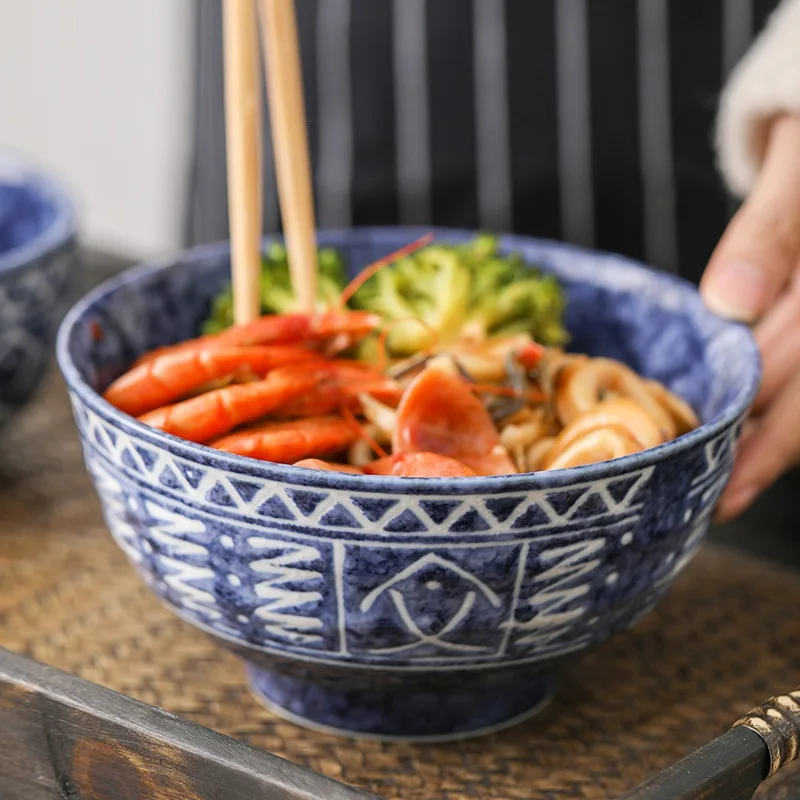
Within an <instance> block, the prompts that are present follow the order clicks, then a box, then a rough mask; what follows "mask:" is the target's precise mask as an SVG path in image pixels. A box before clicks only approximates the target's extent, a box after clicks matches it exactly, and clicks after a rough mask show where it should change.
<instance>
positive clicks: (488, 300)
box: [352, 235, 567, 358]
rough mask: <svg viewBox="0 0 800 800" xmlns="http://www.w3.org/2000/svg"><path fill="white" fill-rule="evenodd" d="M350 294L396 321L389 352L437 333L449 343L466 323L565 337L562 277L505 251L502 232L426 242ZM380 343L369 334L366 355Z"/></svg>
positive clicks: (417, 345)
mask: <svg viewBox="0 0 800 800" xmlns="http://www.w3.org/2000/svg"><path fill="white" fill-rule="evenodd" d="M352 302H353V305H355V306H356V307H358V308H362V309H365V310H369V311H374V312H376V313H378V314H380V315H381V316H382V317H383V318H384V319H385V320H387V321H388V322H390V323H391V327H390V329H389V333H388V335H387V349H388V351H389V354H390V355H392V356H408V355H413V354H414V353H416V352H419V351H422V350H424V349H426V348H428V347H429V346H430V345H431V344H432V342H433V337H434V334H435V337H436V341H437V342H438V344H440V345H443V346H447V345H448V344H452V343H453V342H454V341H456V340H457V339H458V338H459V336H461V335H462V334H463V333H464V331H465V330H469V331H470V333H471V334H472V335H477V336H480V337H485V338H490V337H493V336H504V335H510V334H515V333H528V334H530V335H531V336H532V337H533V338H534V339H535V340H536V341H538V342H540V343H541V344H548V345H561V344H564V343H565V342H566V341H567V334H566V331H565V330H564V327H563V324H562V316H563V311H564V297H563V294H562V291H561V287H560V286H559V284H558V282H557V281H556V280H555V278H553V277H552V276H545V275H542V274H541V273H540V272H539V271H537V270H535V269H532V268H530V267H528V266H526V264H525V263H524V261H523V260H522V258H521V257H520V256H519V255H518V254H511V255H502V254H500V253H499V252H498V248H497V239H496V238H495V237H493V236H489V235H481V236H478V237H477V238H476V239H474V240H473V241H471V242H469V243H467V244H460V245H446V244H435V245H431V246H429V247H426V248H425V249H423V250H420V251H418V252H417V253H415V254H413V255H411V256H408V257H406V258H404V259H402V260H400V261H398V262H396V263H395V264H393V265H392V266H390V267H387V268H386V269H384V270H382V271H380V272H378V273H377V274H376V275H374V276H373V277H372V278H370V279H369V280H368V281H366V282H365V283H364V285H363V286H362V287H361V288H360V289H359V290H358V292H356V294H355V295H354V296H353V301H352ZM375 350H376V348H375V344H374V342H371V341H369V340H368V341H366V342H365V343H364V344H363V346H362V349H361V353H362V357H365V358H366V357H369V354H370V353H374V352H375Z"/></svg>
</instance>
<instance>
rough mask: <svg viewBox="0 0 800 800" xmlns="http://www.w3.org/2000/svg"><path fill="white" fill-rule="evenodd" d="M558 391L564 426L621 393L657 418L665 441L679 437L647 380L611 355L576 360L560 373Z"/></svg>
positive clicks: (557, 401) (557, 383)
mask: <svg viewBox="0 0 800 800" xmlns="http://www.w3.org/2000/svg"><path fill="white" fill-rule="evenodd" d="M555 390H556V392H555V407H556V413H557V414H558V417H559V419H560V420H561V423H562V425H565V426H566V425H569V424H570V423H571V422H572V421H573V420H575V419H576V418H577V417H579V416H580V415H581V414H585V413H586V412H587V411H591V410H592V409H593V408H594V407H595V406H597V404H598V403H600V402H601V401H602V400H604V399H606V398H608V397H612V396H620V395H621V396H622V397H628V398H630V399H631V400H634V401H635V402H636V403H638V404H639V405H640V406H641V407H642V408H643V409H644V410H645V411H646V412H647V413H648V414H649V415H650V416H651V417H652V418H653V420H655V422H656V424H657V425H658V427H659V429H660V431H661V435H662V440H669V439H673V438H674V437H675V431H676V425H675V422H674V421H673V420H672V417H671V416H670V414H668V413H667V412H666V411H665V410H664V408H663V407H662V405H661V404H660V403H659V402H657V401H656V400H655V399H654V398H653V395H652V394H651V392H650V391H649V390H648V389H647V387H646V386H645V384H644V381H643V380H642V379H641V378H640V377H639V376H638V375H637V374H636V373H635V372H634V371H633V370H632V369H631V368H630V367H627V366H626V365H625V364H622V363H620V362H619V361H614V360H613V359H610V358H592V359H588V360H586V361H573V362H572V363H570V364H567V365H566V366H565V367H564V368H563V369H562V370H561V371H560V372H559V374H558V377H557V378H556V381H555Z"/></svg>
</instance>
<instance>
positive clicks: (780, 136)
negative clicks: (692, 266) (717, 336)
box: [700, 115, 800, 323]
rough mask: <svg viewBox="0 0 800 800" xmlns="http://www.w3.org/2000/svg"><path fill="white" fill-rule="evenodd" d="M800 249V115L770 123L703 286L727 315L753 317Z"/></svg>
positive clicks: (714, 304)
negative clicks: (755, 170) (753, 173)
mask: <svg viewBox="0 0 800 800" xmlns="http://www.w3.org/2000/svg"><path fill="white" fill-rule="evenodd" d="M798 254H800V115H786V116H782V117H779V118H778V119H776V120H775V122H773V123H772V126H771V129H770V131H769V139H768V141H767V147H766V151H765V154H764V160H763V163H762V165H761V169H760V172H759V176H758V179H757V181H756V184H755V186H754V187H753V190H752V192H751V193H750V195H749V196H748V198H747V200H746V201H745V202H744V204H743V205H742V207H741V208H740V209H739V211H738V212H737V214H736V215H735V216H734V218H733V220H731V223H730V225H729V226H728V228H727V230H726V231H725V234H724V235H723V237H722V239H721V240H720V242H719V244H718V245H717V248H716V249H715V251H714V253H713V254H712V256H711V259H710V261H709V263H708V267H707V268H706V271H705V274H704V275H703V279H702V281H701V282H700V291H701V293H702V294H703V297H704V299H705V301H706V304H707V305H708V306H709V308H711V310H712V311H715V312H716V313H717V314H720V315H721V316H724V317H730V318H732V319H736V320H739V321H741V322H748V323H751V322H755V321H756V320H757V319H758V318H759V317H760V316H761V315H762V314H763V313H764V312H765V311H766V310H767V309H768V308H769V307H770V306H771V305H772V304H773V303H774V301H775V299H776V298H777V297H778V295H779V294H780V292H781V290H782V289H783V287H784V285H785V284H786V282H787V281H788V279H789V277H790V275H791V274H792V271H793V269H794V267H795V265H796V264H797V258H798Z"/></svg>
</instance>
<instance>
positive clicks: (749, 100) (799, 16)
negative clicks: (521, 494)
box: [716, 0, 800, 197]
mask: <svg viewBox="0 0 800 800" xmlns="http://www.w3.org/2000/svg"><path fill="white" fill-rule="evenodd" d="M787 111H788V112H796V113H798V114H800V0H783V3H782V4H781V5H780V6H779V7H778V8H777V9H776V11H775V12H774V13H773V14H772V16H771V17H770V20H769V22H768V23H767V26H766V27H765V28H764V30H763V31H762V32H761V34H760V35H759V36H758V37H757V39H756V41H755V42H754V43H753V46H752V47H751V48H750V50H749V51H748V52H747V54H746V55H745V56H744V58H743V59H742V60H741V61H740V62H739V63H738V64H737V65H736V67H735V69H734V70H733V72H732V73H731V77H730V79H729V80H728V83H727V85H726V86H725V89H724V90H723V92H722V97H721V99H720V106H719V113H718V115H717V128H716V148H717V158H718V163H719V168H720V171H721V172H722V175H723V177H724V178H725V180H726V182H727V184H728V187H729V188H730V190H731V191H732V192H733V193H734V194H736V195H738V196H739V197H744V196H745V195H746V194H747V193H748V192H749V191H750V189H751V188H752V187H753V184H754V183H755V179H756V176H757V174H758V169H759V167H760V165H761V160H762V158H763V155H764V147H765V145H766V133H767V129H768V125H767V123H768V122H769V121H770V119H771V118H773V117H774V116H775V115H777V114H780V113H781V112H787Z"/></svg>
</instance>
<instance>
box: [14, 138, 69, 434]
mask: <svg viewBox="0 0 800 800" xmlns="http://www.w3.org/2000/svg"><path fill="white" fill-rule="evenodd" d="M75 236H76V228H75V214H74V211H73V207H72V203H71V201H70V200H69V198H68V197H67V195H66V194H65V193H64V192H63V191H62V190H61V189H60V188H59V187H58V186H56V185H55V184H54V183H53V181H52V180H51V179H50V178H48V177H46V176H44V175H42V174H41V173H39V172H38V171H37V170H35V169H34V168H33V167H31V166H30V165H29V164H27V163H25V161H24V160H22V159H20V158H18V157H17V156H14V155H10V154H6V153H0V427H2V425H3V423H4V422H5V421H7V420H8V419H9V418H10V417H11V415H12V414H13V413H14V412H15V411H16V410H18V409H19V408H21V407H22V406H23V405H25V403H26V402H27V401H28V400H29V399H30V397H31V396H32V395H33V393H34V392H35V390H36V388H37V387H38V385H39V383H40V381H41V378H42V376H43V375H44V372H45V369H46V367H47V366H48V364H49V363H50V356H51V353H52V345H53V340H54V339H55V333H56V330H57V329H58V324H59V322H61V319H62V318H63V316H64V313H65V312H66V310H67V308H68V305H69V291H70V288H71V286H72V281H73V279H74V277H75V274H76V272H77V270H76V265H77V258H76V251H75V246H76V243H75Z"/></svg>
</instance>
